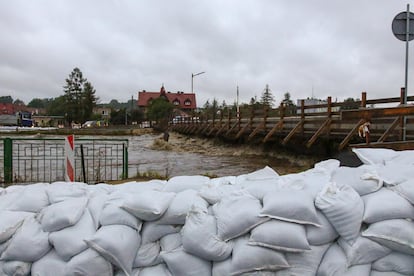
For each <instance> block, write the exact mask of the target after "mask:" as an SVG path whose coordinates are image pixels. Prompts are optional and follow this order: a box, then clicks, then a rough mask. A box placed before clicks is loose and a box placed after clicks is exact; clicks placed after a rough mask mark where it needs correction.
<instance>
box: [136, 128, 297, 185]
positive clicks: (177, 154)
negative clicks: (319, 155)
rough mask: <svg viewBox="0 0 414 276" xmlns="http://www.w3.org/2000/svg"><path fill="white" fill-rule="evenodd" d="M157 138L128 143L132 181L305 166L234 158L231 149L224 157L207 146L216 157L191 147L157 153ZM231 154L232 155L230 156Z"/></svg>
mask: <svg viewBox="0 0 414 276" xmlns="http://www.w3.org/2000/svg"><path fill="white" fill-rule="evenodd" d="M157 138H158V137H157V136H155V135H141V136H133V137H128V139H129V148H128V155H129V177H134V175H137V173H140V174H142V173H145V172H157V173H158V174H159V175H161V176H169V177H171V176H176V175H197V174H203V175H209V176H230V175H240V174H245V173H250V172H253V171H255V170H258V169H262V168H264V167H265V166H269V167H271V168H273V169H274V170H276V171H277V172H278V173H284V172H287V171H288V172H292V171H300V170H302V169H303V164H302V165H300V164H295V163H294V162H293V163H292V162H291V160H289V159H287V158H275V157H271V156H265V155H261V154H243V155H232V154H230V153H231V149H226V150H225V152H224V151H223V152H222V153H220V152H217V151H220V150H221V149H220V148H214V146H211V145H210V146H208V147H209V148H208V150H210V151H216V152H215V154H206V153H199V152H194V151H192V150H191V146H190V147H189V150H187V151H176V150H175V149H174V145H173V147H172V148H173V149H172V150H155V149H152V147H151V145H152V144H153V143H154V140H155V139H157ZM229 152H230V153H229Z"/></svg>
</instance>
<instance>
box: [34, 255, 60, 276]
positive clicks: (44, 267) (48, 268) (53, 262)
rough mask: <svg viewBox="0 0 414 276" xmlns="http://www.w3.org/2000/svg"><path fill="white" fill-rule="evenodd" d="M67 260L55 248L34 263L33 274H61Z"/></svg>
mask: <svg viewBox="0 0 414 276" xmlns="http://www.w3.org/2000/svg"><path fill="white" fill-rule="evenodd" d="M65 266H66V262H65V261H64V260H63V259H62V258H61V257H59V255H58V254H57V253H56V251H55V250H54V249H52V250H50V251H49V252H48V253H47V254H46V255H44V256H43V257H42V258H40V259H39V260H37V261H36V262H34V263H33V264H32V270H31V275H32V276H56V275H61V274H62V271H63V270H64V268H65Z"/></svg>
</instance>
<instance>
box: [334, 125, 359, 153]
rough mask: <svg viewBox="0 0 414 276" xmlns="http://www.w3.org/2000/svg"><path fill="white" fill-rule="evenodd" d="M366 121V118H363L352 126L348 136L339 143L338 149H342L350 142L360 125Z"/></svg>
mask: <svg viewBox="0 0 414 276" xmlns="http://www.w3.org/2000/svg"><path fill="white" fill-rule="evenodd" d="M364 122H365V120H364V119H361V120H359V121H358V123H357V124H356V125H355V126H354V127H353V128H352V130H351V131H350V132H349V133H348V135H346V137H345V138H344V139H343V140H342V142H341V143H340V144H339V147H338V149H339V150H342V149H344V148H345V146H346V145H347V144H348V143H349V141H351V139H352V136H354V135H355V134H356V133H357V131H358V128H359V126H360V125H362V124H363V123H364Z"/></svg>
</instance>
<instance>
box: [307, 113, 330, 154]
mask: <svg viewBox="0 0 414 276" xmlns="http://www.w3.org/2000/svg"><path fill="white" fill-rule="evenodd" d="M331 122H332V119H331V118H329V119H327V120H326V121H325V122H323V124H322V125H321V126H320V127H319V129H318V130H317V131H316V132H315V134H313V136H312V137H311V138H310V139H309V141H308V142H307V143H306V147H307V148H310V147H311V146H312V145H313V143H315V142H316V139H318V137H319V136H320V135H321V134H322V132H323V131H325V129H327V128H329V125H330V123H331Z"/></svg>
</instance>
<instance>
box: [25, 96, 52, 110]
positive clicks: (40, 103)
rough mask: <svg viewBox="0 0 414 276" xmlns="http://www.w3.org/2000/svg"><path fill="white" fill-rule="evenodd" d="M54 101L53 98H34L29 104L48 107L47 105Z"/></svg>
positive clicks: (35, 106) (36, 106)
mask: <svg viewBox="0 0 414 276" xmlns="http://www.w3.org/2000/svg"><path fill="white" fill-rule="evenodd" d="M52 101H53V99H47V98H45V99H39V98H33V99H32V100H31V101H30V102H29V103H28V104H27V106H28V107H33V108H47V106H48V105H49V104H50V103H51V102H52Z"/></svg>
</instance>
